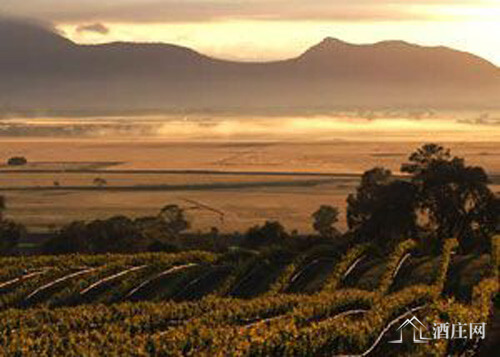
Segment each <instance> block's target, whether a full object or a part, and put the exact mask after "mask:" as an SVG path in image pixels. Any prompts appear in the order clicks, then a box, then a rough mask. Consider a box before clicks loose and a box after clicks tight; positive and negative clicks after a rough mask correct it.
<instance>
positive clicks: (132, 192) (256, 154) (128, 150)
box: [0, 136, 500, 232]
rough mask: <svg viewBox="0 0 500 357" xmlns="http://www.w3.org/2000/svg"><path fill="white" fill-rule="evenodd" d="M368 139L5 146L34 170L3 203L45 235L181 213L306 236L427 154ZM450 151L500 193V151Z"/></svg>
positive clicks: (404, 144)
mask: <svg viewBox="0 0 500 357" xmlns="http://www.w3.org/2000/svg"><path fill="white" fill-rule="evenodd" d="M369 139H370V138H369V137H366V136H365V137H364V138H362V140H359V139H358V140H347V139H342V140H334V139H333V140H329V139H321V140H318V139H316V138H312V139H311V140H310V141H307V140H276V139H274V140H239V139H238V138H233V137H232V138H228V139H226V140H169V139H168V138H167V139H166V138H111V139H110V138H86V139H85V138H80V139H69V138H66V139H47V138H4V139H2V140H1V141H0V162H6V160H7V159H8V158H9V157H12V156H25V157H26V158H27V159H28V160H29V164H28V165H27V166H23V167H16V168H13V167H8V166H7V165H2V166H0V194H2V195H5V196H6V198H7V200H8V201H7V202H8V210H7V216H8V217H10V218H13V219H15V220H18V221H20V222H22V223H24V224H26V225H27V226H28V227H30V228H31V229H34V230H38V231H46V230H51V229H55V228H57V227H59V226H61V225H63V224H65V223H68V222H70V221H73V220H90V219H97V218H104V217H109V216H113V215H118V214H126V215H130V216H132V217H137V216H142V215H150V214H155V213H156V212H158V211H159V210H160V209H161V207H163V206H164V205H166V204H179V205H180V206H182V207H184V208H186V209H187V214H188V216H190V217H191V219H192V221H193V228H192V229H193V231H198V230H201V231H205V230H208V229H210V228H211V227H218V229H220V230H221V231H225V232H233V231H244V230H246V229H247V228H249V227H250V226H252V225H255V224H259V223H262V222H264V221H265V220H279V221H280V222H282V223H283V224H284V225H285V226H286V227H287V229H289V230H298V231H299V232H308V231H310V230H311V219H310V216H311V214H312V213H313V212H314V210H315V209H317V208H318V207H319V205H321V204H330V205H334V206H337V207H339V208H340V209H341V211H342V214H343V215H344V213H345V200H346V198H347V195H348V194H349V193H351V192H354V191H355V188H356V185H357V184H358V182H359V177H360V175H361V174H362V173H363V172H364V171H366V170H368V169H370V168H372V167H375V166H384V167H387V168H389V169H391V170H393V172H394V173H396V174H397V173H398V171H399V167H400V164H401V163H402V162H405V161H406V160H407V157H408V155H409V153H411V152H412V151H414V150H415V149H416V148H418V147H419V146H420V145H421V144H422V142H421V141H418V139H416V138H415V139H413V140H409V141H408V140H369ZM444 145H445V146H447V147H449V148H450V149H451V150H452V152H453V154H455V155H458V156H463V157H465V158H466V159H467V162H468V163H470V164H474V165H480V166H483V167H484V168H486V169H487V171H488V173H489V174H490V176H491V178H492V185H493V188H494V190H495V191H500V186H499V185H500V182H499V181H500V145H499V143H498V142H496V141H484V142H483V141H455V142H453V141H451V142H446V143H444ZM96 178H101V179H103V180H105V183H104V184H102V183H101V184H100V185H98V184H96V182H95V179H96ZM198 204H201V205H202V206H209V207H211V208H214V209H216V210H218V211H221V212H222V213H223V216H221V215H218V214H214V212H212V211H210V210H203V209H201V210H200V209H199V205H198ZM343 218H344V216H343V217H342V222H341V225H340V226H341V228H345V222H344V219H343Z"/></svg>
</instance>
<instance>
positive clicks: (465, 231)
mask: <svg viewBox="0 0 500 357" xmlns="http://www.w3.org/2000/svg"><path fill="white" fill-rule="evenodd" d="M401 171H402V172H406V173H408V174H410V175H411V182H412V183H413V184H414V185H415V186H416V187H417V189H418V200H417V201H418V209H419V212H420V214H421V216H423V218H424V219H425V220H426V221H427V222H428V224H427V228H428V229H429V230H431V231H433V232H434V233H435V235H436V236H437V237H439V238H440V239H446V238H452V237H454V238H457V239H458V240H459V243H460V248H461V250H462V252H470V251H472V250H474V249H487V248H488V246H489V245H488V244H487V243H488V241H489V238H490V237H491V235H492V234H493V233H494V231H495V226H496V224H497V222H498V212H496V207H495V206H496V205H495V196H494V194H493V192H492V191H491V190H490V189H489V187H488V184H489V179H488V175H487V174H486V172H485V171H484V169H483V168H481V167H477V166H468V165H466V163H465V160H464V159H462V158H459V157H455V156H452V155H451V153H450V151H449V150H447V149H445V148H444V147H442V146H440V145H436V144H427V145H424V146H422V147H421V148H419V149H418V150H417V151H415V152H414V153H413V154H411V156H410V158H409V162H408V163H406V164H403V165H402V167H401Z"/></svg>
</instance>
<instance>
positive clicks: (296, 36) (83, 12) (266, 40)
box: [0, 0, 500, 65]
mask: <svg viewBox="0 0 500 357" xmlns="http://www.w3.org/2000/svg"><path fill="white" fill-rule="evenodd" d="M0 14H7V15H9V14H10V15H14V16H21V17H29V18H35V19H40V20H44V21H49V22H52V23H54V24H55V25H56V26H57V28H58V29H60V30H62V31H63V32H64V33H65V34H66V36H68V37H70V38H71V39H73V40H75V41H77V42H81V43H101V42H109V41H116V40H121V41H141V42H168V43H175V44H180V45H185V46H188V47H192V48H195V49H197V50H199V51H201V52H204V53H207V54H210V55H214V56H218V57H223V58H231V59H241V60H269V59H278V58H286V57H291V56H295V55H297V54H299V53H300V52H302V51H303V50H305V49H306V48H307V47H308V46H310V45H312V44H314V43H316V42H319V41H320V40H321V39H322V38H324V37H327V36H330V37H336V38H340V39H343V40H346V41H350V42H356V43H370V42H376V41H380V40H389V39H398V40H406V41H409V42H414V43H419V44H423V45H446V46H450V47H454V48H457V49H461V50H465V51H469V52H473V53H476V54H478V55H480V56H482V57H485V58H487V59H489V60H490V61H492V62H494V63H495V64H497V65H500V35H499V34H500V0H417V1H409V0H340V1H335V0H322V1H315V0H0Z"/></svg>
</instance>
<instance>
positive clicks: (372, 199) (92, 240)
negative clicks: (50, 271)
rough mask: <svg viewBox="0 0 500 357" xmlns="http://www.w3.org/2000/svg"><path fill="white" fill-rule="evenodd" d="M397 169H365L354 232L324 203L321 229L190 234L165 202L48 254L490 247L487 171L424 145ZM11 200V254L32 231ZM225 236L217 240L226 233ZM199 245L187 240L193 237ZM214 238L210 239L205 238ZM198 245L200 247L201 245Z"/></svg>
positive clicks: (267, 227)
mask: <svg viewBox="0 0 500 357" xmlns="http://www.w3.org/2000/svg"><path fill="white" fill-rule="evenodd" d="M400 171H401V173H403V175H399V176H396V175H394V174H393V173H392V172H391V171H390V170H388V169H385V168H383V167H375V168H373V169H371V170H368V171H366V172H365V173H364V174H363V175H362V177H361V181H360V184H359V186H358V187H357V188H356V191H355V192H354V193H352V194H350V195H349V196H348V198H347V214H346V219H347V226H348V231H347V232H345V233H341V232H340V231H339V229H338V228H337V227H336V225H337V223H338V222H339V217H340V213H339V210H338V209H337V208H336V207H333V206H330V205H322V206H320V207H319V208H318V210H317V211H315V212H314V213H313V214H312V215H311V219H312V228H313V229H314V231H315V232H316V234H315V235H310V236H306V237H304V236H300V235H298V233H296V232H291V233H290V232H288V231H287V230H286V228H285V227H284V226H283V225H282V224H281V223H280V222H277V221H268V222H265V223H264V224H263V225H257V226H254V227H251V228H250V229H249V230H248V231H247V232H245V233H243V234H241V233H235V234H231V235H221V234H220V233H219V232H218V229H217V228H213V229H212V230H211V231H210V232H209V233H206V234H201V233H200V234H189V233H186V232H187V231H188V229H189V228H190V227H191V224H190V222H189V220H188V219H187V217H186V214H185V211H184V210H183V209H182V208H181V207H179V206H177V205H167V206H165V207H164V208H162V209H161V210H160V211H159V212H158V214H157V215H154V216H148V217H140V218H136V219H132V218H129V217H125V216H116V217H112V218H109V219H104V220H95V221H92V222H81V221H78V222H72V223H70V224H68V225H66V226H64V227H62V228H61V229H60V230H58V231H57V232H56V233H55V234H54V236H53V237H52V238H51V239H49V240H48V241H47V242H46V243H45V244H44V245H43V249H42V250H43V253H47V254H63V253H85V254H98V253H108V252H116V253H135V252H143V251H179V250H183V249H188V247H189V248H199V249H202V248H203V249H211V247H212V246H213V245H215V246H217V248H215V249H227V248H228V246H231V245H236V246H240V247H243V248H247V249H262V248H269V247H270V246H281V247H283V246H285V247H286V246H293V245H295V246H297V244H299V245H300V246H303V245H308V244H309V245H310V244H313V243H318V242H325V241H326V242H331V241H335V242H337V243H338V242H342V243H343V244H344V243H345V244H357V243H360V242H373V243H375V244H374V246H376V247H378V249H379V250H380V251H381V252H384V251H389V250H391V249H392V248H393V247H394V246H395V245H396V244H398V243H400V242H402V241H404V240H407V239H414V240H416V241H418V242H419V243H423V244H422V246H424V247H426V248H427V249H428V250H429V251H431V252H432V251H433V252H437V251H438V250H439V249H440V247H442V245H443V244H442V243H443V241H444V240H446V239H449V238H456V239H457V240H458V242H459V245H460V247H459V249H460V251H461V252H462V253H464V254H468V253H473V252H477V253H481V252H485V251H489V250H490V248H491V247H490V245H491V238H492V236H493V235H494V234H495V232H496V231H498V228H499V218H500V199H499V197H498V196H496V195H495V194H494V193H493V192H492V191H491V189H490V188H489V184H490V180H489V178H488V175H487V173H486V171H485V170H484V169H483V168H481V167H478V166H470V165H467V163H466V162H465V160H464V159H463V158H460V157H456V156H453V155H452V154H451V152H450V150H448V149H446V148H444V147H442V146H440V145H437V144H426V145H423V146H422V147H420V148H418V149H417V150H416V151H415V152H413V153H412V154H411V155H410V156H409V158H408V162H406V163H403V164H402V165H401V169H400ZM5 208H6V207H5V199H4V198H3V197H1V198H0V253H1V254H9V253H11V252H12V251H13V250H14V249H15V246H16V245H17V242H18V241H19V239H21V237H22V236H23V235H25V234H26V230H25V229H24V227H23V226H22V225H19V224H16V223H14V222H12V221H10V220H5V219H4V218H3V215H2V214H1V213H2V212H3V211H4V210H5ZM223 238H225V239H226V243H225V244H223V245H221V244H218V243H220V241H222V239H223ZM188 240H191V241H196V242H197V244H196V245H193V244H188V243H187V241H188ZM209 240H211V241H212V243H211V244H212V245H210V244H208V245H207V244H206V243H207V241H209ZM197 245H198V246H197Z"/></svg>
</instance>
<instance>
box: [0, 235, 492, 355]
mask: <svg viewBox="0 0 500 357" xmlns="http://www.w3.org/2000/svg"><path fill="white" fill-rule="evenodd" d="M499 243H500V239H499V237H497V238H495V239H494V244H493V249H492V252H493V253H492V254H491V255H488V254H485V255H481V256H473V255H468V256H461V255H458V254H456V252H455V250H456V246H457V243H456V241H455V240H453V239H450V240H447V241H446V243H445V244H444V246H443V247H442V249H441V253H440V255H425V254H423V253H422V251H421V250H420V249H419V247H418V245H417V244H416V243H415V242H414V241H410V240H409V241H405V242H403V243H401V244H399V245H398V246H397V247H396V248H395V249H394V250H393V252H392V253H391V254H389V255H386V256H380V255H376V254H374V253H373V251H374V250H373V249H370V245H369V244H364V245H356V246H353V247H349V248H347V249H345V250H344V251H342V252H338V251H335V250H332V249H330V250H329V249H326V248H325V249H321V247H315V248H313V249H311V250H310V251H306V252H303V253H301V254H298V255H292V256H290V255H289V256H283V255H281V256H280V255H277V254H271V253H257V252H253V253H252V252H246V253H244V254H243V253H238V252H229V253H226V254H222V255H217V254H212V253H206V252H185V253H178V254H164V253H147V254H137V255H130V256H126V255H104V256H80V255H73V256H61V257H26V258H2V259H0V309H1V312H0V346H1V347H0V349H1V352H2V355H6V356H102V351H107V352H106V355H107V356H181V355H182V356H233V355H235V356H243V355H245V356H247V355H252V356H285V355H287V356H288V355H293V356H332V355H361V356H365V355H375V356H391V355H394V356H400V355H417V356H418V355H421V356H428V355H438V356H439V355H447V354H453V355H455V354H465V353H468V352H470V351H475V350H476V349H477V348H478V347H480V343H481V342H482V341H481V339H480V338H473V339H467V340H447V339H439V340H434V341H430V342H429V343H421V344H417V343H411V336H410V335H408V336H405V337H408V338H407V339H406V340H405V343H404V344H390V343H388V341H389V340H390V339H393V338H394V331H396V329H397V327H399V326H400V325H401V324H402V323H403V321H404V320H405V319H407V318H410V317H412V316H416V317H418V318H419V320H420V321H422V322H423V323H424V324H427V326H429V327H430V326H432V325H433V324H436V323H446V322H448V323H450V324H454V323H460V322H464V323H485V322H488V321H489V320H490V319H491V315H492V300H493V298H494V296H495V295H496V294H497V291H498V266H499V261H498V256H499V253H500V251H499V249H500V244H499Z"/></svg>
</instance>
